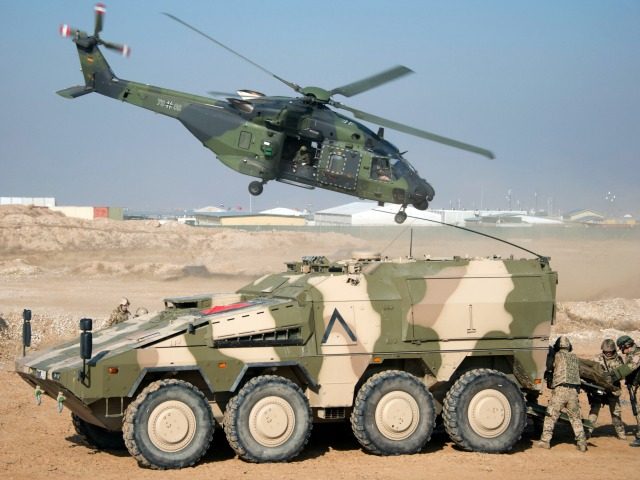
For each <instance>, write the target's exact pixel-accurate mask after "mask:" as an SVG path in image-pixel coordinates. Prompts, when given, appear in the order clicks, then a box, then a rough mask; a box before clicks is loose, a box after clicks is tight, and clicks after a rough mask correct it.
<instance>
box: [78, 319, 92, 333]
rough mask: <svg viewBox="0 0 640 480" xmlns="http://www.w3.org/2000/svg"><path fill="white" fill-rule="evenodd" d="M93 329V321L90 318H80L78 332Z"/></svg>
mask: <svg viewBox="0 0 640 480" xmlns="http://www.w3.org/2000/svg"><path fill="white" fill-rule="evenodd" d="M92 329H93V320H91V319H90V318H82V319H80V330H82V331H83V332H88V331H90V330H92Z"/></svg>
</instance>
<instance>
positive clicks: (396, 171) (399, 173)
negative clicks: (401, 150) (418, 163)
mask: <svg viewBox="0 0 640 480" xmlns="http://www.w3.org/2000/svg"><path fill="white" fill-rule="evenodd" d="M390 163H391V172H392V173H393V176H394V178H401V177H405V176H407V175H409V174H411V173H416V171H415V169H414V168H413V167H412V166H411V165H410V164H409V163H407V162H406V161H405V160H404V159H402V158H397V157H395V158H391V159H390Z"/></svg>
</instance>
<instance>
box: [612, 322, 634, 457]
mask: <svg viewBox="0 0 640 480" xmlns="http://www.w3.org/2000/svg"><path fill="white" fill-rule="evenodd" d="M616 343H617V344H618V348H619V349H620V352H621V353H622V355H623V360H624V364H623V365H621V366H620V367H619V368H617V369H615V370H614V371H613V372H612V375H611V377H612V380H621V379H622V378H624V383H625V384H626V385H627V389H628V390H629V400H630V401H631V410H632V411H633V415H634V416H635V417H636V423H637V427H636V439H635V440H634V441H633V442H632V443H630V445H631V446H632V447H640V412H639V411H638V406H639V404H638V387H640V347H638V346H637V345H636V344H635V342H634V341H633V339H632V338H631V337H630V336H629V335H622V336H621V337H618V340H616Z"/></svg>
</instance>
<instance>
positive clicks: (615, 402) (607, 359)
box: [587, 338, 627, 440]
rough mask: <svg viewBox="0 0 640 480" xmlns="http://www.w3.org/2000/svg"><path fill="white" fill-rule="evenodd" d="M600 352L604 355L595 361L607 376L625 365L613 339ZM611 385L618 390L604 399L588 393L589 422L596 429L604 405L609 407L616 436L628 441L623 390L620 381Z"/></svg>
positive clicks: (603, 344) (607, 339)
mask: <svg viewBox="0 0 640 480" xmlns="http://www.w3.org/2000/svg"><path fill="white" fill-rule="evenodd" d="M600 350H602V353H601V354H599V355H597V356H596V357H594V359H593V360H594V361H595V362H597V363H598V364H599V365H600V366H601V367H602V369H603V371H604V372H605V374H609V373H610V372H613V371H614V370H615V369H616V368H618V367H619V366H620V365H622V364H623V361H622V357H620V355H618V352H617V351H616V343H615V342H614V341H613V340H612V339H610V338H606V339H605V340H603V342H602V345H600ZM611 383H613V385H614V386H615V387H616V390H613V391H611V392H607V393H606V395H605V396H604V397H600V396H596V395H589V394H588V393H587V397H588V398H589V405H590V407H591V409H590V410H589V421H590V422H591V424H592V425H593V426H594V427H595V424H596V421H597V420H598V414H599V413H600V408H601V407H602V406H603V405H604V404H606V405H608V406H609V412H610V413H611V423H613V428H615V431H616V436H617V437H618V438H619V439H620V440H626V439H627V436H626V435H625V432H624V423H623V422H622V416H621V411H622V408H621V406H620V394H621V393H622V389H621V387H620V380H617V381H614V382H611ZM592 432H593V427H592V428H590V429H589V430H588V435H589V436H591V433H592Z"/></svg>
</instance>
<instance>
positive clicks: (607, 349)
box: [600, 338, 616, 358]
mask: <svg viewBox="0 0 640 480" xmlns="http://www.w3.org/2000/svg"><path fill="white" fill-rule="evenodd" d="M600 350H602V353H603V355H604V356H605V357H609V358H613V357H614V356H615V354H616V342H614V341H613V339H612V338H605V339H604V340H603V341H602V344H601V345H600Z"/></svg>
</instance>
